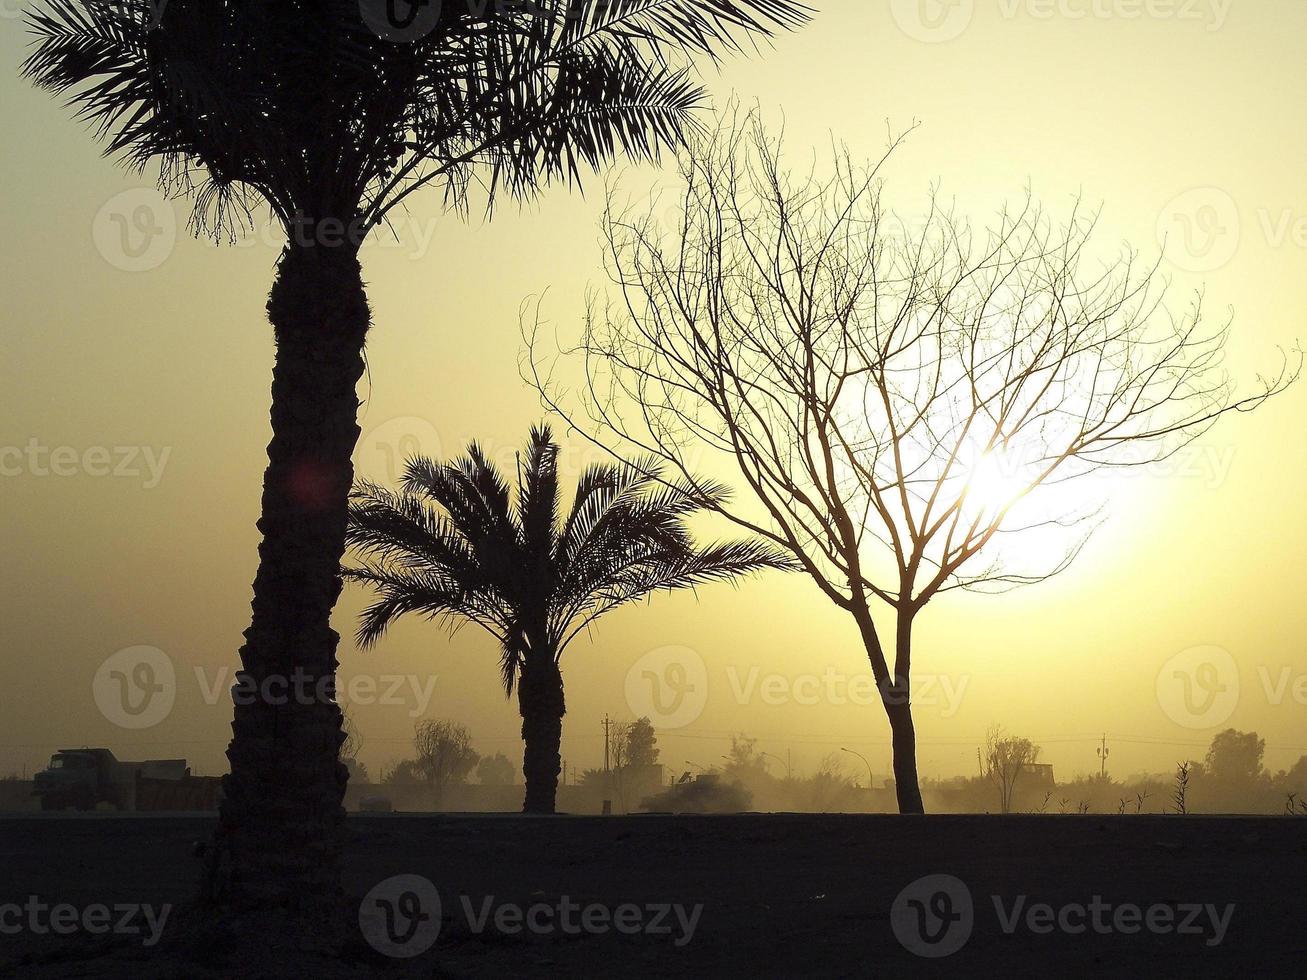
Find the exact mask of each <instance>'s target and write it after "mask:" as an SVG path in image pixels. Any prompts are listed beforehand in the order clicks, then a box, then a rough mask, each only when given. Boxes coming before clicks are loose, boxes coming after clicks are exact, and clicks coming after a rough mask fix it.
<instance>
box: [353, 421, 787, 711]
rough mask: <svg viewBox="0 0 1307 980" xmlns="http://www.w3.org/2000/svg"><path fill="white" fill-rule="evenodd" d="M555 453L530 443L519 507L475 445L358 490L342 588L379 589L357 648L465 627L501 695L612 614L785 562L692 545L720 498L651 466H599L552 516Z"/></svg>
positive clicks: (545, 438)
mask: <svg viewBox="0 0 1307 980" xmlns="http://www.w3.org/2000/svg"><path fill="white" fill-rule="evenodd" d="M557 458H558V447H557V445H556V444H555V443H554V442H553V439H552V436H551V434H550V431H549V429H548V428H547V427H543V428H535V429H533V430H532V431H531V440H530V445H529V447H528V449H527V452H526V457H525V459H524V460H523V461H522V465H521V469H522V472H521V475H520V477H519V483H518V488H517V493H516V500H514V499H513V495H512V494H510V491H509V488H508V485H507V483H506V482H505V481H504V479H503V477H502V476H501V475H500V473H499V472H498V470H497V469H496V468H495V467H494V465H493V464H491V463H490V462H489V461H488V460H487V459H486V457H485V455H484V453H483V452H482V450H481V449H480V447H478V446H477V445H476V444H475V443H474V444H472V445H471V446H470V447H469V448H468V451H467V455H466V456H464V457H463V458H462V459H459V460H456V461H454V462H451V463H445V464H437V463H433V462H432V461H431V460H428V459H421V458H416V459H412V460H410V461H409V462H408V464H407V467H406V470H405V474H404V478H403V481H402V485H401V489H400V490H399V491H392V490H388V489H386V488H383V487H378V486H375V485H372V484H362V485H360V486H359V487H358V488H357V489H356V490H355V492H354V494H353V497H352V499H351V504H350V529H349V543H350V545H351V546H352V547H353V549H354V552H355V554H357V555H358V556H359V557H360V564H359V565H358V566H357V567H353V568H349V569H347V570H346V572H345V574H346V577H347V578H349V579H352V580H354V581H357V582H362V583H365V584H366V585H368V586H371V587H372V588H374V589H375V590H376V593H377V599H376V601H375V602H374V603H373V604H372V605H371V606H370V607H369V608H368V609H367V610H366V611H365V612H364V614H363V617H362V620H361V623H360V626H359V629H358V639H359V642H360V643H361V644H362V645H364V646H370V645H372V644H373V643H375V642H376V641H377V640H378V639H379V638H380V637H381V635H382V634H383V633H384V632H385V630H386V628H387V627H389V626H390V624H391V623H393V622H394V621H395V620H396V619H398V618H399V617H400V616H402V615H404V614H405V613H417V614H419V615H422V616H426V617H428V618H434V619H439V620H444V621H445V622H446V623H448V624H449V625H457V624H458V623H460V622H473V623H476V624H477V625H479V626H481V627H483V628H484V629H486V630H487V631H488V632H490V633H491V634H492V635H494V636H495V638H496V639H498V640H499V643H500V647H501V666H502V669H503V679H504V686H505V689H506V691H507V692H508V693H511V692H512V690H513V686H514V683H515V680H516V678H517V676H518V673H519V671H520V670H521V668H522V666H523V663H524V661H527V660H531V659H534V658H535V657H538V656H544V657H549V658H552V659H553V660H554V661H555V662H556V661H557V659H558V657H559V656H560V655H561V654H562V652H563V649H564V648H565V647H566V646H567V644H568V643H569V642H570V641H571V640H572V638H574V637H575V636H576V635H577V634H578V633H579V632H581V631H582V630H584V629H585V628H586V627H587V626H588V625H589V624H590V623H592V622H594V621H595V620H596V619H597V618H599V617H600V616H602V615H603V614H604V613H606V612H608V611H609V610H611V609H614V608H616V607H617V606H621V605H624V604H626V603H629V602H635V601H637V600H639V599H642V598H645V597H647V596H649V595H650V594H652V593H654V592H657V591H662V590H667V591H670V590H674V589H684V588H692V587H694V586H696V585H699V584H701V583H706V582H712V581H728V580H731V579H734V578H735V577H737V576H740V575H744V574H747V573H750V572H755V571H759V570H762V569H767V568H782V569H784V568H790V567H791V559H790V558H788V557H787V555H786V554H784V553H783V552H781V551H780V550H779V549H775V548H773V547H772V546H770V545H768V544H766V543H764V542H760V541H749V540H746V541H732V542H724V543H715V544H711V545H708V546H706V547H698V546H696V545H695V544H694V543H693V541H692V539H691V536H690V533H689V531H688V530H687V527H686V520H687V518H689V517H690V516H691V515H693V514H694V513H696V512H698V511H700V510H703V509H705V508H706V507H708V506H709V505H710V504H711V503H721V502H723V501H724V499H725V497H726V489H725V488H724V487H721V486H719V485H714V484H712V483H707V484H704V483H699V484H697V485H696V488H695V492H694V494H693V495H692V494H691V492H690V490H689V487H688V486H684V485H681V484H678V483H667V482H663V481H662V479H661V478H660V475H659V471H658V469H657V467H656V466H654V465H653V464H652V462H650V461H637V462H636V463H634V464H610V465H595V466H591V467H590V468H588V469H587V470H586V471H585V472H584V473H583V474H582V476H581V478H580V480H579V481H578V483H577V487H576V494H575V497H574V499H573V501H572V506H571V508H570V510H569V511H568V512H567V516H566V517H565V518H564V517H563V516H562V511H561V508H560V499H559V497H560V495H559V483H558V468H557Z"/></svg>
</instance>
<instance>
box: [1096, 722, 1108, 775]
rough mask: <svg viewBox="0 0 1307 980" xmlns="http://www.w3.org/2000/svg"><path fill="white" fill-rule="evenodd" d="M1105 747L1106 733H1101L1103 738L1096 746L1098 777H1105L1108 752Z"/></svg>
mask: <svg viewBox="0 0 1307 980" xmlns="http://www.w3.org/2000/svg"><path fill="white" fill-rule="evenodd" d="M1110 751H1111V750H1110V749H1109V748H1108V747H1107V733H1106V732H1104V733H1103V740H1102V742H1101V743H1100V744H1099V746H1098V778H1099V779H1106V778H1107V756H1108V754H1109V753H1110Z"/></svg>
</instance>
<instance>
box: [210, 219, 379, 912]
mask: <svg viewBox="0 0 1307 980" xmlns="http://www.w3.org/2000/svg"><path fill="white" fill-rule="evenodd" d="M268 317H269V319H270V320H271V322H272V325H273V328H274V331H275V336H276V341H277V358H276V366H275V368H274V370H273V380H272V412H271V416H272V441H271V442H270V443H269V445H268V468H267V470H266V472H265V473H264V486H263V512H262V516H261V517H260V519H259V524H258V527H259V530H260V532H262V535H263V537H262V541H261V543H260V545H259V568H258V573H257V575H256V577H255V579H254V599H253V603H252V610H253V617H252V621H251V623H250V627H249V629H247V630H246V631H245V645H244V646H243V647H242V648H241V651H240V657H241V670H240V671H239V672H238V674H237V683H236V686H235V687H234V688H233V699H234V701H235V711H234V718H233V721H232V740H231V743H230V745H229V747H228V749H227V758H228V759H229V761H230V763H231V773H230V774H229V775H228V776H226V777H225V778H224V780H223V793H224V799H223V802H222V807H221V813H220V818H219V826H218V830H217V832H216V835H215V839H214V846H213V847H212V849H211V850H210V857H209V874H208V877H207V881H206V887H207V897H208V898H209V899H210V900H212V901H216V902H218V903H220V904H223V905H227V906H229V907H235V908H250V907H254V908H264V909H266V908H275V907H280V908H287V909H290V910H292V911H303V910H312V909H327V908H329V907H331V905H332V904H333V903H334V902H336V901H337V900H338V898H339V895H340V880H339V855H340V850H341V841H342V835H343V828H344V819H345V811H344V808H343V806H342V800H343V798H344V793H345V783H346V781H347V779H348V770H347V769H346V768H345V766H344V765H343V764H342V763H341V762H340V760H339V750H340V745H341V743H342V741H344V737H345V736H344V733H343V731H342V727H341V711H340V708H339V707H338V706H337V704H336V701H335V675H336V667H337V660H336V647H337V643H338V642H339V639H340V637H339V635H338V634H337V633H336V632H335V631H334V630H332V628H331V625H330V617H331V610H332V607H333V606H334V605H335V603H336V599H337V598H338V596H339V595H340V589H341V579H340V559H341V556H342V554H343V553H344V548H345V525H346V504H347V499H348V494H349V489H350V484H351V482H352V480H353V465H352V463H351V460H350V457H351V455H352V453H353V450H354V444H355V442H356V441H357V439H358V433H359V429H358V425H357V421H356V418H357V411H358V399H357V395H356V392H355V385H356V384H357V382H358V379H359V378H360V377H361V375H362V373H363V368H364V364H363V357H362V350H363V342H364V337H365V335H366V333H367V329H368V325H369V322H370V313H369V310H368V305H367V299H366V296H365V294H364V287H363V280H362V277H361V270H360V267H359V262H358V258H357V255H356V254H355V251H354V250H353V249H352V248H329V247H325V246H323V245H321V244H318V245H313V246H305V245H296V244H294V243H292V244H291V245H288V246H287V248H286V250H285V251H284V252H283V253H282V256H281V260H280V262H279V264H278V268H277V277H276V281H275V283H274V285H273V287H272V292H271V294H270V296H269V299H268Z"/></svg>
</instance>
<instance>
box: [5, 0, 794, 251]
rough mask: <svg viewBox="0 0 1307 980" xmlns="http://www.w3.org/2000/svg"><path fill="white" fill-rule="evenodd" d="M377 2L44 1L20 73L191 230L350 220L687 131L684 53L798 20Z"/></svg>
mask: <svg viewBox="0 0 1307 980" xmlns="http://www.w3.org/2000/svg"><path fill="white" fill-rule="evenodd" d="M385 3H386V0H376V2H375V3H374V2H373V0H362V3H360V0H281V2H278V3H268V2H267V0H166V2H161V0H44V2H43V4H42V5H41V6H39V7H37V8H35V9H34V10H33V11H31V12H30V13H29V15H28V22H29V26H30V29H31V31H32V33H33V34H34V35H35V39H36V48H35V50H34V52H33V53H32V54H31V56H30V57H29V58H28V59H27V61H26V63H25V64H24V69H23V70H24V73H25V74H26V75H27V76H29V77H31V78H33V79H34V80H35V81H36V82H37V83H38V84H40V85H41V86H43V87H45V88H48V89H51V90H53V91H57V92H62V93H65V94H67V95H68V96H69V99H70V102H71V103H72V104H73V105H74V106H76V107H77V108H78V110H79V112H80V115H81V116H82V117H83V118H85V119H87V120H88V121H90V122H91V123H92V124H93V125H94V126H95V127H96V128H97V130H98V134H99V135H100V136H101V137H103V138H104V139H105V140H106V141H107V150H108V152H110V153H121V154H123V156H124V157H125V159H126V161H127V162H128V163H129V164H131V165H134V166H136V167H142V168H143V167H144V166H145V165H146V164H147V163H149V162H150V161H152V160H155V161H158V162H161V164H162V175H163V182H164V184H165V185H166V186H167V187H169V188H171V189H172V190H174V191H176V192H178V193H191V194H193V196H194V197H195V204H196V212H195V214H196V222H197V225H198V226H199V227H201V228H204V229H206V230H208V231H214V232H216V231H219V230H221V229H223V228H224V227H228V222H229V221H231V220H233V219H239V218H241V217H243V216H247V215H248V213H249V209H250V207H252V206H253V204H255V203H257V202H258V200H260V199H261V200H262V201H264V202H266V203H267V204H268V205H269V206H270V207H271V208H272V210H273V212H274V213H275V214H276V215H277V216H278V217H279V218H281V219H282V221H283V222H284V223H286V224H287V225H291V224H293V223H295V222H299V221H302V220H309V221H316V220H320V219H322V218H324V217H333V218H336V219H344V220H347V221H357V222H358V227H357V228H356V229H354V230H355V231H356V232H358V233H362V232H365V231H366V229H367V228H370V227H372V226H374V225H375V224H376V223H377V222H379V221H381V220H383V219H384V217H385V215H386V213H387V212H388V211H389V210H390V209H391V208H392V207H394V206H396V205H397V204H399V202H401V201H403V200H404V199H405V198H407V197H408V195H409V194H410V193H412V192H413V191H415V190H417V189H418V188H419V187H421V186H424V185H427V184H430V183H432V182H435V183H438V184H441V185H443V186H444V188H445V190H446V193H447V195H448V197H449V198H450V199H451V201H452V202H454V203H464V202H465V201H466V194H467V191H468V189H469V186H470V185H471V183H472V180H473V176H474V173H475V172H476V170H477V168H478V167H488V174H489V177H488V179H487V180H485V181H484V186H485V187H486V188H487V189H488V190H489V192H490V193H491V195H492V196H493V192H494V190H495V189H496V188H498V187H501V186H502V187H506V188H507V189H508V190H510V191H511V192H513V193H516V194H522V193H529V192H530V191H532V190H534V189H536V188H537V187H538V186H540V184H541V183H543V182H544V181H547V180H549V179H551V178H555V177H560V176H566V177H568V178H573V177H576V176H578V174H579V172H580V168H581V167H582V166H583V165H584V166H590V167H593V166H595V165H597V164H598V163H599V162H601V161H602V160H604V159H607V158H609V157H611V156H613V155H615V154H617V153H625V154H627V155H631V156H634V157H637V158H639V157H648V156H651V155H653V154H654V153H656V152H657V149H658V147H659V146H660V145H664V144H668V143H675V142H677V141H678V140H679V139H680V137H681V135H682V134H683V133H684V131H685V130H686V128H687V127H689V126H690V125H692V123H691V119H692V113H693V111H694V109H695V108H696V106H697V105H698V104H699V103H700V102H701V99H702V94H703V93H702V89H701V88H700V86H699V85H698V84H697V83H696V82H695V81H694V80H693V79H692V77H691V74H690V70H689V66H690V62H691V60H692V59H693V58H694V56H695V55H706V56H709V57H715V55H716V52H717V51H718V50H720V49H724V48H725V49H729V48H733V47H736V46H738V44H739V41H740V39H741V38H742V37H744V36H747V35H754V36H757V35H760V34H767V33H770V31H771V30H773V29H776V28H792V27H796V26H799V25H800V24H802V23H803V22H804V21H806V20H807V18H808V11H807V9H806V8H805V7H803V6H802V5H801V4H798V3H795V2H793V0H534V2H532V3H526V4H524V3H516V2H514V3H503V2H496V0H445V2H444V3H438V4H428V5H424V6H425V7H426V8H428V9H430V10H431V11H433V12H438V14H437V13H433V15H432V16H434V17H435V20H434V22H433V23H430V24H420V26H422V27H423V30H422V32H421V33H420V34H419V35H418V36H405V37H403V38H395V37H393V36H391V35H389V34H386V33H385V32H381V33H378V31H377V30H376V25H375V24H373V23H372V22H371V19H370V18H369V16H368V11H369V9H370V6H373V7H380V8H384V6H385Z"/></svg>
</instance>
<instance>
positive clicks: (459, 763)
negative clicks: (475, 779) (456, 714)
mask: <svg viewBox="0 0 1307 980" xmlns="http://www.w3.org/2000/svg"><path fill="white" fill-rule="evenodd" d="M413 747H414V749H416V750H417V759H416V767H417V771H418V773H419V774H420V775H421V776H422V779H423V780H424V781H425V782H426V784H427V785H428V786H430V787H431V794H432V798H433V801H434V803H435V805H436V807H437V808H438V807H439V806H440V804H441V803H442V802H443V801H444V796H445V790H446V789H447V788H448V787H449V786H450V785H452V784H454V783H461V782H464V781H465V780H466V779H467V776H468V773H470V772H471V771H472V769H473V767H474V766H476V764H477V761H478V759H480V756H479V755H477V753H476V751H474V750H473V748H472V736H471V735H470V734H468V730H467V729H466V728H465V727H464V726H462V725H460V724H458V723H457V722H454V721H433V720H431V719H428V720H426V721H420V722H418V723H417V724H416V725H415V726H414V728H413Z"/></svg>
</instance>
